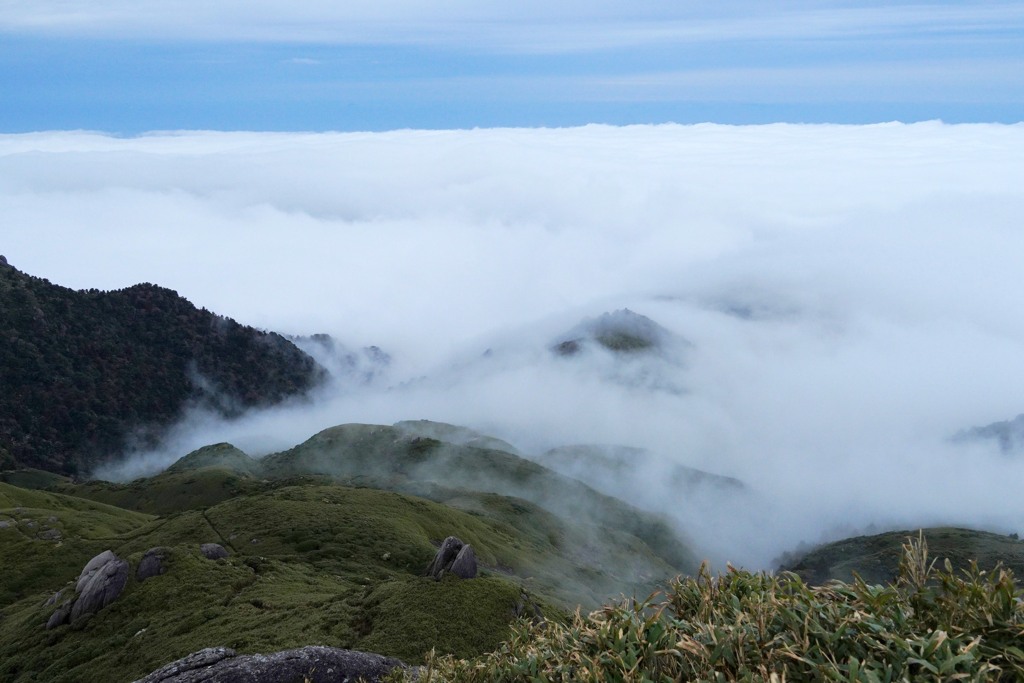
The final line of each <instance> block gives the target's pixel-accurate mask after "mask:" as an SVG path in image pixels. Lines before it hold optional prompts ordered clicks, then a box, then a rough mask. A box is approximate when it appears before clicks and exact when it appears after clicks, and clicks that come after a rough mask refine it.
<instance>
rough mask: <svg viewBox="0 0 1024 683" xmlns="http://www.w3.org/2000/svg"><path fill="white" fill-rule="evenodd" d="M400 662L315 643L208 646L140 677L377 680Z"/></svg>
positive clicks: (244, 682)
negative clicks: (240, 651) (242, 648)
mask: <svg viewBox="0 0 1024 683" xmlns="http://www.w3.org/2000/svg"><path fill="white" fill-rule="evenodd" d="M396 667H401V668H406V665H405V664H404V663H403V662H401V661H400V660H397V659H395V658H393V657H384V656H382V655H376V654H371V653H368V652H356V651H353V650H342V649H339V648H336V647H324V646H319V645H310V646H307V647H303V648H299V649H297V650H284V651H282V652H275V653H273V654H269V655H237V654H235V651H234V650H232V649H230V648H226V647H216V648H207V649H205V650H200V651H199V652H195V653H193V654H190V655H188V656H187V657H184V658H182V659H179V660H178V661H176V662H172V663H171V664H168V665H167V666H165V667H162V668H160V669H158V670H156V671H154V672H153V673H151V674H149V675H148V676H146V677H145V678H141V679H139V680H138V681H135V683H200V681H217V683H291V682H292V681H295V682H296V683H337V682H339V681H341V682H344V681H356V680H364V681H367V683H375V682H376V681H379V680H380V679H381V678H382V677H384V676H385V675H387V674H388V673H390V672H391V671H392V670H393V669H395V668H396Z"/></svg>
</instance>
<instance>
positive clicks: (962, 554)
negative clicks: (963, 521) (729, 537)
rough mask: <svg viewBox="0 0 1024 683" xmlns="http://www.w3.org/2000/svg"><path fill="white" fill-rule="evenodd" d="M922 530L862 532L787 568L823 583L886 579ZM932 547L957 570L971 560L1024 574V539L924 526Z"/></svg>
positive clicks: (786, 564) (983, 566) (791, 561)
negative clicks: (903, 548) (854, 576)
mask: <svg viewBox="0 0 1024 683" xmlns="http://www.w3.org/2000/svg"><path fill="white" fill-rule="evenodd" d="M917 534H918V532H917V531H890V532H887V533H884V534H875V535H872V536H857V537H855V538H847V539H844V540H842V541H837V542H835V543H828V544H825V545H823V546H819V547H818V548H815V549H813V550H811V551H810V552H808V553H806V554H804V555H803V556H801V557H800V558H798V559H789V560H786V561H784V562H783V566H782V569H785V570H788V571H792V572H796V573H797V574H799V575H800V576H801V577H802V578H803V579H804V580H805V581H807V582H808V583H813V584H822V583H825V582H826V581H829V580H832V579H838V580H841V581H850V580H852V578H853V575H854V573H856V574H857V575H859V576H860V577H861V578H863V579H864V580H865V581H867V582H868V583H887V582H889V581H892V580H893V578H894V577H895V576H896V573H897V569H898V567H899V561H900V557H901V556H902V550H901V548H902V545H903V544H904V543H906V542H907V538H910V537H913V538H916V537H917ZM924 535H925V538H926V539H927V542H928V547H929V549H930V551H931V554H932V556H933V557H935V558H937V559H938V561H939V562H940V563H942V562H943V561H944V560H946V559H949V561H950V562H951V564H952V566H953V567H954V569H956V570H964V569H967V568H968V567H969V566H970V563H971V561H972V560H974V561H977V563H978V566H979V567H980V568H981V569H986V570H990V569H992V568H994V567H995V566H996V564H999V563H1001V564H1002V565H1003V566H1004V567H1006V568H1007V569H1010V570H1012V571H1013V572H1014V574H1016V575H1017V576H1024V541H1020V540H1018V539H1016V538H1013V537H1010V536H1004V535H1001V534H993V533H990V532H987V531H977V530H973V529H957V528H952V527H938V528H933V529H925V530H924Z"/></svg>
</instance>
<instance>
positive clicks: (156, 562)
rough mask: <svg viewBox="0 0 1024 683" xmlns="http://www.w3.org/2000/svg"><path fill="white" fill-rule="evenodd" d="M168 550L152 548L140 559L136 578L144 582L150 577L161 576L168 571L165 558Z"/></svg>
mask: <svg viewBox="0 0 1024 683" xmlns="http://www.w3.org/2000/svg"><path fill="white" fill-rule="evenodd" d="M166 557H167V551H166V549H164V548H159V547H158V548H150V549H149V550H147V551H146V554H145V555H143V556H142V559H141V560H139V566H138V568H137V569H136V570H135V580H136V581H138V582H139V583H142V582H143V581H145V580H146V579H148V578H151V577H154V576H159V575H161V574H163V573H164V572H166V571H167V567H166V566H165V565H164V560H165V559H166Z"/></svg>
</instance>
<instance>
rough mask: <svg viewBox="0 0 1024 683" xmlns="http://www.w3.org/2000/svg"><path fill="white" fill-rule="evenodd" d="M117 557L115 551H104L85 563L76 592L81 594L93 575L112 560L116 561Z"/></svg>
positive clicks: (76, 585)
mask: <svg viewBox="0 0 1024 683" xmlns="http://www.w3.org/2000/svg"><path fill="white" fill-rule="evenodd" d="M116 559H117V555H115V554H114V551H113V550H104V551H103V552H102V553H100V554H99V555H97V556H96V557H94V558H92V559H91V560H89V561H88V562H86V563H85V566H84V567H83V568H82V573H81V574H79V575H78V583H76V584H75V592H76V593H81V592H82V589H83V588H85V584H87V583H89V580H90V579H92V577H93V575H94V574H95V573H96V572H98V571H99V570H100V567H102V566H103V565H105V564H106V563H107V562H110V561H111V560H116Z"/></svg>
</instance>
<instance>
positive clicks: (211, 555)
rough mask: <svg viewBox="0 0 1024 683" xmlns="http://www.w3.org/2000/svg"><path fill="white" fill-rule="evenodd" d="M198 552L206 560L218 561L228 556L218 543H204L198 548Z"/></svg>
mask: <svg viewBox="0 0 1024 683" xmlns="http://www.w3.org/2000/svg"><path fill="white" fill-rule="evenodd" d="M199 551H200V552H201V553H202V554H203V557H205V558H206V559H208V560H219V559H221V558H222V557H227V556H228V551H227V550H226V549H225V548H224V546H222V545H221V544H220V543H204V544H202V545H201V546H199Z"/></svg>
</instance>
